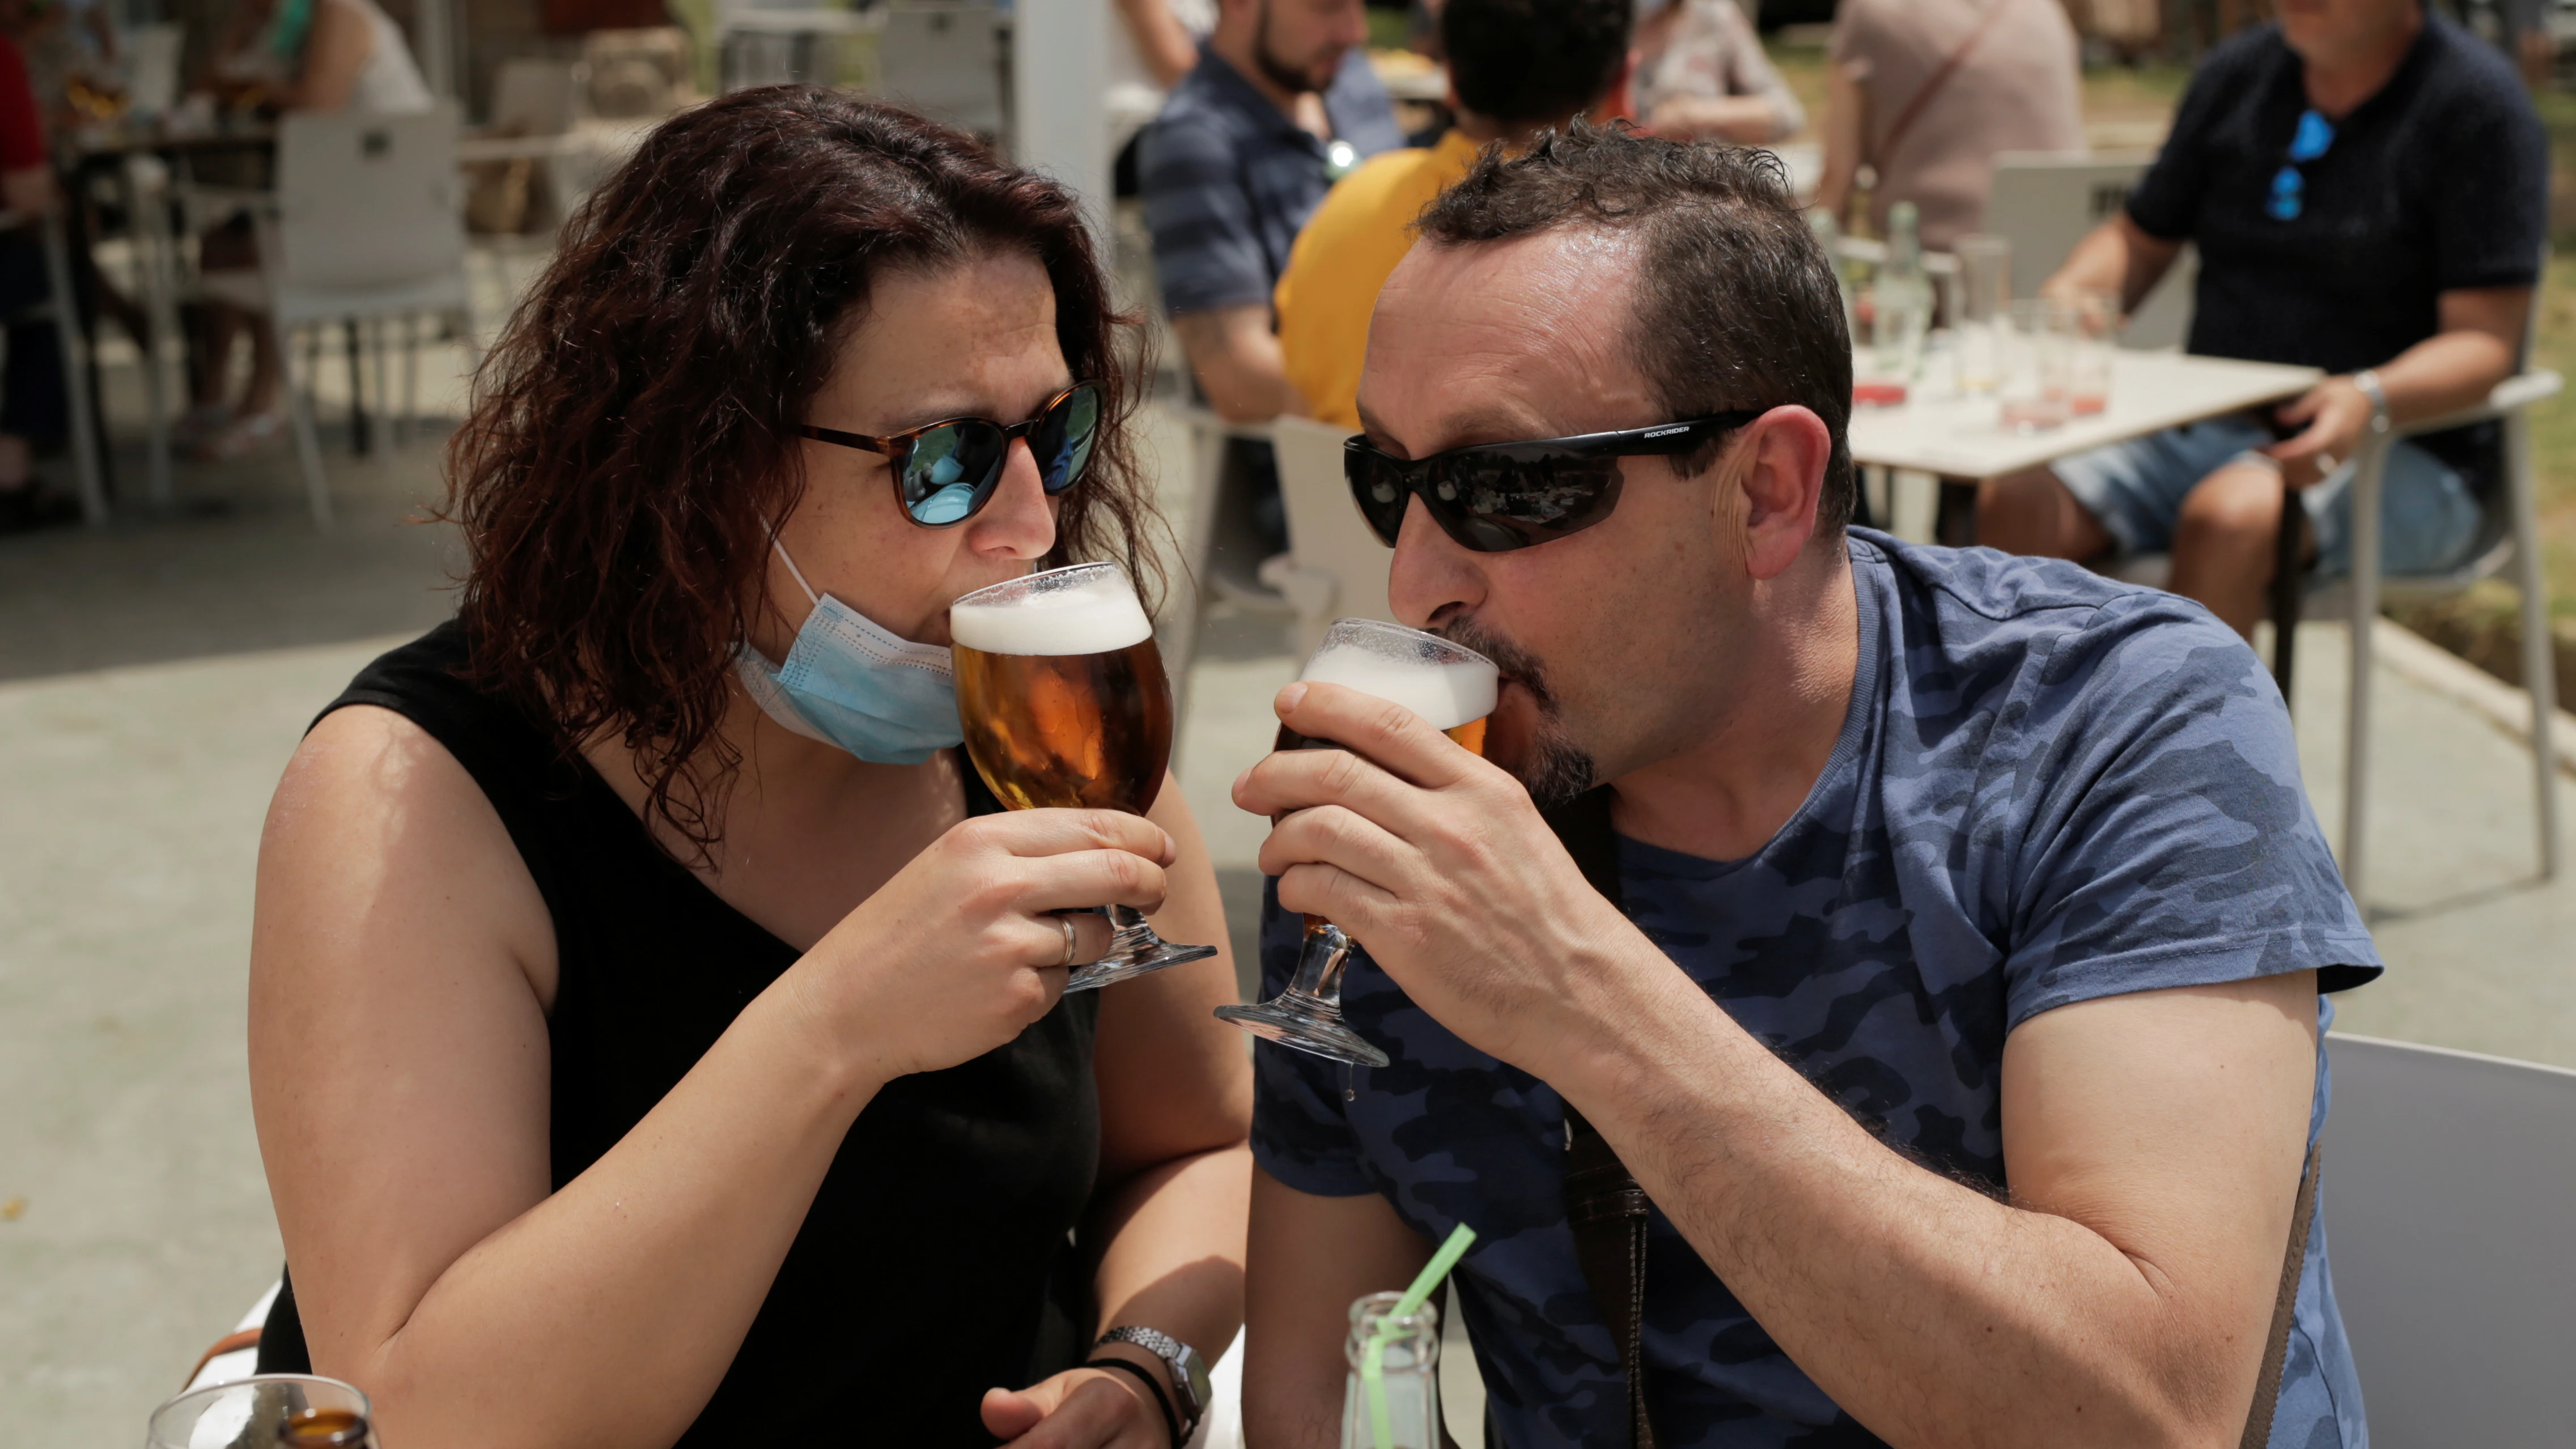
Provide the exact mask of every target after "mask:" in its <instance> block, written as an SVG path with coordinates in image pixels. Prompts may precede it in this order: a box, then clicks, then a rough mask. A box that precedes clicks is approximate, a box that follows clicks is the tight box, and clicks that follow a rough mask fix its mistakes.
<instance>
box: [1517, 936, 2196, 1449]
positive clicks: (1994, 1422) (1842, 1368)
mask: <svg viewBox="0 0 2576 1449" xmlns="http://www.w3.org/2000/svg"><path fill="white" fill-rule="evenodd" d="M1646 949H1648V950H1651V949H1652V948H1651V947H1647V948H1646ZM1639 975H1640V976H1641V977H1642V978H1644V979H1647V980H1650V981H1651V982H1652V983H1653V984H1652V986H1651V987H1650V988H1649V989H1648V990H1647V991H1646V992H1644V993H1643V994H1641V995H1640V996H1639V997H1638V998H1637V999H1636V1000H1635V1001H1634V1003H1633V1011H1632V1013H1629V1014H1627V1015H1628V1016H1629V1024H1628V1026H1627V1027H1626V1028H1625V1031H1624V1039H1623V1040H1621V1041H1620V1043H1619V1045H1618V1046H1617V1048H1616V1049H1613V1050H1603V1051H1595V1052H1593V1053H1591V1055H1590V1059H1589V1061H1578V1062H1577V1063H1576V1064H1574V1065H1571V1066H1569V1067H1565V1068H1561V1069H1560V1070H1561V1072H1562V1074H1563V1075H1564V1077H1565V1078H1566V1080H1564V1081H1558V1080H1557V1078H1556V1077H1555V1076H1550V1077H1549V1078H1548V1080H1550V1081H1551V1082H1552V1083H1554V1084H1555V1085H1557V1086H1558V1087H1559V1089H1560V1090H1561V1091H1563V1092H1564V1093H1565V1095H1566V1096H1567V1098H1568V1099H1569V1100H1571V1101H1573V1102H1574V1103H1575V1105H1576V1106H1577V1107H1579V1108H1580V1109H1581V1110H1582V1111H1583V1112H1584V1114H1585V1115H1586V1116H1587V1117H1589V1118H1591V1120H1592V1121H1593V1122H1594V1124H1595V1125H1597V1126H1598V1127H1600V1129H1601V1131H1602V1133H1603V1134H1604V1136H1606V1137H1607V1138H1608V1139H1609V1141H1610V1142H1611V1144H1612V1145H1613V1146H1614V1147H1616V1148H1617V1149H1618V1150H1619V1153H1620V1156H1621V1157H1622V1158H1623V1159H1624V1160H1625V1161H1626V1162H1627V1163H1628V1165H1629V1168H1630V1169H1631V1170H1632V1171H1633V1172H1635V1173H1636V1175H1637V1179H1638V1182H1639V1184H1640V1185H1641V1186H1643V1187H1644V1188H1645V1190H1646V1192H1647V1195H1648V1196H1649V1197H1650V1198H1652V1199H1653V1200H1654V1202H1655V1204H1656V1205H1657V1206H1658V1207H1660V1208H1662V1209H1663V1210H1664V1212H1665V1213H1666V1215H1667V1216H1669V1217H1670V1218H1671V1219H1672V1220H1673V1222H1674V1224H1675V1226H1677V1227H1678V1228H1679V1229H1680V1230H1681V1231H1682V1233H1683V1235H1684V1236H1685V1237H1686V1238H1688V1240H1689V1241H1690V1243H1691V1244H1692V1246H1693V1247H1694V1248H1695V1249H1696V1250H1697V1251H1698V1253H1699V1255H1700V1257H1701V1259H1702V1260H1703V1261H1704V1262H1706V1263H1707V1265H1708V1266H1709V1268H1710V1269H1711V1270H1712V1271H1713V1272H1715V1273H1716V1274H1717V1276H1718V1277H1719V1278H1721V1279H1722V1280H1724V1282H1725V1283H1726V1285H1727V1287H1728V1288H1729V1289H1730V1290H1731V1291H1732V1292H1733V1293H1734V1294H1735V1296H1736V1297H1737V1299H1738V1300H1739V1301H1740V1302H1742V1303H1743V1305H1744V1307H1745V1309H1746V1311H1748V1312H1749V1313H1751V1314H1752V1315H1753V1317H1754V1318H1755V1319H1756V1320H1757V1321H1759V1322H1760V1323H1761V1325H1762V1326H1763V1328H1764V1329H1765V1330H1766V1331H1767V1332H1768V1333H1769V1334H1770V1335H1771V1337H1772V1338H1773V1339H1774V1341H1776V1342H1777V1343H1778V1344H1779V1345H1780V1347H1781V1349H1782V1350H1783V1351H1784V1352H1786V1353H1787V1354H1788V1355H1789V1356H1790V1358H1791V1359H1793V1360H1794V1361H1795V1362H1796V1363H1797V1364H1798V1366H1799V1367H1800V1368H1802V1369H1804V1370H1806V1372H1807V1373H1808V1375H1809V1376H1810V1377H1812V1378H1813V1379H1814V1380H1815V1381H1816V1383H1817V1385H1818V1386H1819V1387H1820V1388H1822V1389H1824V1391H1825V1392H1826V1393H1827V1394H1829V1395H1830V1396H1832V1398H1833V1400H1834V1401H1835V1402H1836V1403H1837V1404H1839V1405H1841V1406H1842V1407H1843V1408H1844V1409H1846V1410H1847V1411H1849V1412H1850V1413H1851V1414H1852V1415H1853V1416H1854V1417H1855V1418H1857V1419H1859V1420H1860V1421H1861V1422H1862V1423H1863V1424H1864V1425H1866V1426H1868V1427H1869V1428H1870V1429H1871V1430H1873V1431H1874V1432H1876V1433H1878V1434H1879V1435H1881V1436H1882V1437H1884V1438H1886V1439H1888V1440H1889V1441H1891V1442H1892V1443H1896V1444H1900V1445H1910V1444H1935V1443H1943V1444H1946V1443H1965V1442H1976V1443H1984V1444H2004V1443H2014V1444H2031V1445H2065V1444H2077V1443H2081V1444H2104V1445H2108V1444H2163V1443H2176V1442H2191V1441H2192V1440H2193V1439H2194V1438H2195V1436H2199V1437H2206V1434H2205V1432H2204V1431H2205V1430H2207V1429H2208V1428H2209V1427H2210V1423H2211V1422H2216V1423H2223V1422H2225V1421H2226V1420H2227V1419H2228V1418H2229V1417H2230V1416H2233V1418H2234V1419H2235V1420H2236V1421H2238V1422H2240V1423H2241V1419H2242V1414H2243V1405H2242V1403H2235V1404H2233V1405H2232V1406H2231V1405H2229V1404H2228V1403H2227V1402H2225V1401H2226V1400H2227V1399H2228V1397H2229V1394H2230V1392H2232V1389H2226V1390H2221V1391H2218V1392H2215V1393H2203V1394H2197V1395H2195V1394H2192V1393H2181V1394H2178V1393H2177V1392H2176V1385H2175V1384H2174V1383H2173V1382H2172V1381H2171V1379H2172V1376H2171V1375H2169V1374H2165V1373H2161V1372H2160V1370H2161V1369H2163V1368H2164V1367H2165V1366H2166V1365H2167V1364H2168V1356H2167V1355H2165V1354H2163V1353H2161V1352H2160V1351H2159V1348H2158V1346H2157V1343H2156V1340H2157V1336H2158V1334H2159V1333H2160V1332H2161V1331H2162V1329H2163V1327H2164V1326H2165V1323H2166V1321H2167V1319H2168V1316H2169V1314H2170V1305H2169V1304H2168V1303H2167V1302H2166V1301H2165V1299H2164V1298H2163V1296H2162V1295H2161V1293H2160V1291H2159V1284H2158V1282H2156V1281H2155V1280H2154V1279H2153V1278H2152V1277H2151V1270H2150V1269H2149V1268H2148V1267H2147V1266H2145V1265H2142V1264H2141V1263H2140V1262H2138V1261H2134V1260H2132V1259H2131V1258H2130V1257H2129V1256H2128V1255H2127V1254H2125V1253H2123V1252H2122V1251H2121V1250H2120V1249H2119V1248H2117V1247H2115V1246H2114V1245H2113V1244H2112V1243H2110V1242H2109V1241H2107V1240H2106V1239H2104V1238H2103V1237H2102V1236H2100V1235H2098V1234H2096V1233H2095V1232H2093V1231H2091V1230H2090V1229H2088V1228H2086V1227H2084V1226H2082V1225H2081V1224H2078V1223H2076V1222H2074V1221H2072V1220H2070V1219H2067V1218H2063V1217H2056V1216H2051V1215H2049V1214H2047V1213H2043V1212H2033V1211H2026V1210H2022V1209H2019V1208H2015V1207H2011V1206H2008V1205H2006V1204H2004V1203H2001V1202H1998V1201H1996V1200H1994V1199H1993V1198H1991V1197H1988V1196H1986V1195H1985V1194H1983V1193H1981V1192H1978V1191H1976V1190H1975V1189H1972V1188H1970V1187H1967V1186H1965V1185H1962V1184H1960V1183H1957V1182H1953V1181H1950V1180H1948V1179H1946V1178H1943V1177H1940V1176H1938V1175H1936V1174H1934V1173H1932V1172H1930V1171H1927V1170H1925V1169H1923V1168H1921V1167H1918V1166H1916V1165H1914V1164H1913V1163H1911V1162H1908V1161H1906V1160H1905V1159H1903V1158H1901V1157H1900V1156H1898V1155H1897V1154H1896V1153H1895V1152H1894V1151H1892V1150H1890V1149H1889V1148H1888V1147H1886V1146H1885V1145H1883V1144H1882V1143H1880V1142H1879V1141H1878V1140H1876V1139H1875V1138H1874V1137H1872V1136H1871V1135H1870V1134H1869V1132H1868V1131H1866V1130H1865V1129H1863V1128H1862V1127H1861V1126H1860V1124H1859V1123H1857V1122H1855V1121H1854V1120H1853V1119H1852V1118H1851V1117H1850V1116H1849V1115H1848V1114H1847V1113H1845V1112H1844V1111H1843V1110H1842V1109H1841V1108H1840V1107H1839V1106H1837V1105H1835V1104H1834V1103H1833V1102H1831V1101H1829V1100H1828V1099H1827V1098H1826V1097H1824V1096H1823V1095H1822V1094H1821V1093H1819V1092H1818V1091H1817V1090H1816V1088H1815V1087H1814V1086H1813V1085H1812V1084H1810V1083H1809V1082H1808V1081H1807V1080H1806V1079H1805V1078H1804V1077H1802V1076H1800V1075H1799V1074H1798V1073H1797V1072H1796V1071H1795V1070H1794V1069H1792V1068H1791V1067H1789V1066H1788V1065H1787V1064H1785V1063H1784V1062H1782V1061H1781V1060H1780V1059H1779V1058H1778V1057H1777V1056H1775V1055H1773V1054H1772V1053H1771V1052H1770V1051H1769V1050H1768V1049H1766V1048H1765V1047H1763V1046H1762V1045H1761V1044H1760V1043H1759V1042H1757V1041H1755V1040H1754V1039H1753V1038H1752V1037H1750V1036H1749V1035H1747V1034H1746V1033H1745V1032H1744V1031H1743V1030H1742V1029H1741V1028H1740V1027H1738V1026H1737V1025H1736V1024H1735V1023H1734V1021H1733V1020H1732V1018H1730V1017H1728V1016H1727V1014H1726V1013H1725V1012H1724V1011H1723V1010H1721V1009H1720V1008H1719V1007H1718V1006H1717V1005H1716V1004H1715V1003H1714V1002H1713V1001H1711V1000H1710V999H1709V998H1708V997H1707V996H1706V995H1705V994H1704V993H1703V992H1702V991H1701V990H1700V989H1699V988H1698V987H1697V986H1695V985H1694V984H1693V983H1691V982H1690V980H1689V979H1688V978H1687V977H1684V976H1683V975H1682V974H1681V973H1680V972H1679V971H1678V970H1672V969H1669V968H1668V967H1667V968H1665V969H1662V970H1660V971H1654V970H1653V969H1652V966H1651V965H1650V966H1649V967H1648V968H1647V970H1646V971H1644V972H1640V973H1639ZM2221 1377H2222V1378H2224V1379H2226V1381H2227V1383H2228V1384H2230V1385H2232V1382H2233V1379H2232V1378H2230V1377H2228V1376H2226V1375H2221ZM2212 1400H2215V1401H2216V1402H2211V1401H2212ZM2204 1421H2209V1422H2204Z"/></svg>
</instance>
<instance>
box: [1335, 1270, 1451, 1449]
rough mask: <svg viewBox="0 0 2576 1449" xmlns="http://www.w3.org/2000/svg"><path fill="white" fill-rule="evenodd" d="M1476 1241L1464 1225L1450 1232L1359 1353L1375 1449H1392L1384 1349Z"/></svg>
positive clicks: (1393, 1442) (1393, 1438) (1392, 1426)
mask: <svg viewBox="0 0 2576 1449" xmlns="http://www.w3.org/2000/svg"><path fill="white" fill-rule="evenodd" d="M1475 1241H1476V1230H1475V1229H1474V1228H1471V1227H1469V1226H1467V1225H1466V1224H1465V1223H1460V1224H1459V1225H1458V1226H1456V1227H1454V1228H1452V1229H1450V1230H1449V1241H1447V1242H1445V1243H1442V1244H1441V1245H1440V1251H1438V1252H1436V1253H1434V1254H1432V1255H1431V1261H1430V1262H1428V1263H1425V1264H1423V1265H1422V1271H1421V1273H1419V1274H1418V1275H1416V1276H1415V1278H1414V1280H1413V1286H1412V1287H1410V1288H1407V1289H1405V1290H1404V1296H1403V1297H1401V1298H1398V1299H1397V1300H1395V1306H1394V1307H1393V1308H1390V1309H1388V1310H1387V1312H1386V1318H1385V1320H1384V1322H1383V1323H1382V1324H1381V1325H1380V1326H1379V1328H1378V1331H1377V1332H1375V1333H1372V1334H1370V1335H1369V1340H1368V1343H1367V1344H1366V1345H1365V1346H1364V1347H1362V1349H1361V1350H1360V1383H1361V1384H1362V1385H1364V1386H1365V1388H1366V1390H1367V1393H1368V1410H1369V1431H1370V1433H1372V1434H1373V1435H1375V1436H1376V1438H1377V1449H1395V1420H1394V1418H1393V1417H1392V1416H1391V1415H1389V1414H1388V1412H1387V1407H1386V1346H1387V1344H1388V1343H1389V1342H1390V1341H1391V1340H1393V1338H1394V1337H1395V1332H1396V1330H1395V1325H1396V1324H1398V1323H1401V1322H1403V1321H1404V1320H1405V1319H1408V1318H1411V1317H1412V1316H1413V1315H1414V1314H1416V1313H1419V1312H1421V1311H1422V1305H1423V1302H1424V1301H1425V1300H1427V1299H1428V1298H1430V1297H1431V1290H1432V1289H1434V1288H1437V1287H1439V1286H1440V1280H1441V1279H1443V1278H1446V1277H1448V1276H1449V1270H1450V1269H1452V1268H1455V1267H1457V1266H1458V1260H1459V1259H1460V1258H1463V1257H1465V1256H1467V1248H1468V1246H1469V1245H1470V1244H1472V1243H1474V1242H1475Z"/></svg>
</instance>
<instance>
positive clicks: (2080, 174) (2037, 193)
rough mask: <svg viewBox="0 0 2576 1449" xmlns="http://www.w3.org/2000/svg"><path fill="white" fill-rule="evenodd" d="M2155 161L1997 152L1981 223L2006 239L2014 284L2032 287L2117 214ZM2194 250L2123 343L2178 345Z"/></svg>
mask: <svg viewBox="0 0 2576 1449" xmlns="http://www.w3.org/2000/svg"><path fill="white" fill-rule="evenodd" d="M2154 160H2155V157H2154V156H2153V155H2151V154H2143V153H2129V154H2115V155H2099V156H2097V155H2093V154H2091V153H2089V152H2082V151H2000V152H1997V153H1996V154H1995V178H1994V189H1993V190H1992V191H1991V192H1989V193H1988V194H1987V197H1986V225H1985V229H1986V230H1987V231H1989V232H1992V233H1994V234H1996V235H1998V236H2001V237H2003V238H2005V239H2006V240H2008V241H2010V242H2011V243H2012V265H2013V289H2014V291H2015V293H2016V294H2019V293H2022V292H2032V291H2036V290H2037V289H2038V287H2039V284H2040V283H2042V282H2044V281H2046V280H2048V278H2049V276H2050V275H2051V274H2053V273H2055V272H2056V270H2057V269H2058V268H2059V267H2060V266H2063V265H2064V264H2065V262H2066V258H2067V255H2068V254H2069V253H2071V252H2073V251H2074V250H2075V244H2076V243H2077V242H2079V241H2082V240H2083V239H2084V235H2085V233H2087V232H2089V231H2091V230H2093V228H2095V227H2097V226H2099V225H2101V224H2102V223H2103V222H2105V221H2107V220H2109V219H2110V218H2111V217H2112V216H2114V215H2116V214H2117V213H2118V212H2119V210H2120V208H2121V206H2122V205H2123V204H2125V203H2126V202H2127V201H2128V199H2129V192H2130V190H2131V188H2133V187H2135V186H2136V185H2137V184H2138V178H2139V177H2140V176H2142V175H2144V174H2145V173H2146V169H2147V167H2148V165H2149V164H2150V163H2152V162H2153V161H2154ZM2199 272H2200V261H2199V254H2198V253H2197V252H2195V251H2194V250H2193V249H2192V248H2191V247H2189V246H2185V247H2184V248H2183V249H2182V254H2181V255H2180V256H2178V257H2176V258H2175V259H2174V264H2173V266H2172V267H2171V268H2169V269H2168V270H2167V271H2166V272H2165V275H2164V278H2163V279H2162V280H2161V281H2159V282H2158V283H2157V284H2156V286H2155V288H2154V290H2152V291H2150V292H2149V293H2148V294H2147V295H2146V297H2145V299H2144V300H2142V301H2141V302H2140V303H2139V304H2138V308H2137V311H2136V312H2134V313H2133V314H2131V316H2130V318H2129V321H2128V325H2127V326H2125V327H2123V328H2122V329H2121V331H2120V345H2121V346H2123V347H2137V348H2157V347H2177V346H2180V345H2181V343H2182V340H2183V335H2184V334H2185V333H2186V332H2188V331H2189V330H2190V328H2191V304H2192V292H2193V289H2194V279H2195V278H2196V277H2197V276H2198V275H2199Z"/></svg>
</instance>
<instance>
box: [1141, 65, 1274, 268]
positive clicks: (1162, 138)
mask: <svg viewBox="0 0 2576 1449" xmlns="http://www.w3.org/2000/svg"><path fill="white" fill-rule="evenodd" d="M1136 162H1137V183H1138V188H1139V189H1140V190H1141V191H1142V192H1143V194H1144V200H1145V226H1146V229H1147V230H1148V231H1149V232H1150V233H1151V234H1152V236H1153V239H1154V272H1155V276H1156V277H1157V279H1158V280H1159V281H1160V282H1161V283H1162V288H1163V305H1164V306H1165V307H1167V308H1168V309H1170V311H1171V313H1172V315H1174V316H1176V317H1177V316H1179V315H1181V314H1182V313H1184V312H1205V311H1210V310H1213V309H1215V308H1219V307H1254V306H1263V305H1267V304H1268V302H1269V301H1270V264H1269V262H1268V260H1267V259H1265V258H1264V257H1263V255H1262V251H1261V233H1260V229H1259V228H1258V227H1257V226H1256V225H1255V224H1254V222H1253V217H1252V203H1251V200H1250V198H1248V197H1246V196H1245V195H1244V194H1243V179H1242V177H1241V176H1240V175H1239V174H1237V167H1236V165H1235V155H1234V148H1233V147H1232V146H1231V145H1229V144H1228V143H1227V140H1226V137H1225V135H1224V134H1223V132H1222V131H1220V130H1219V129H1218V128H1217V127H1216V126H1214V125H1213V124H1211V123H1210V122H1208V121H1207V120H1206V119H1205V118H1202V117H1193V116H1189V115H1186V114H1183V115H1166V116H1164V117H1162V118H1160V119H1158V120H1156V121H1155V122H1154V123H1153V124H1152V125H1150V126H1148V127H1146V128H1145V133H1144V139H1143V140H1142V141H1140V142H1139V143H1138V149H1137V153H1136Z"/></svg>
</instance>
